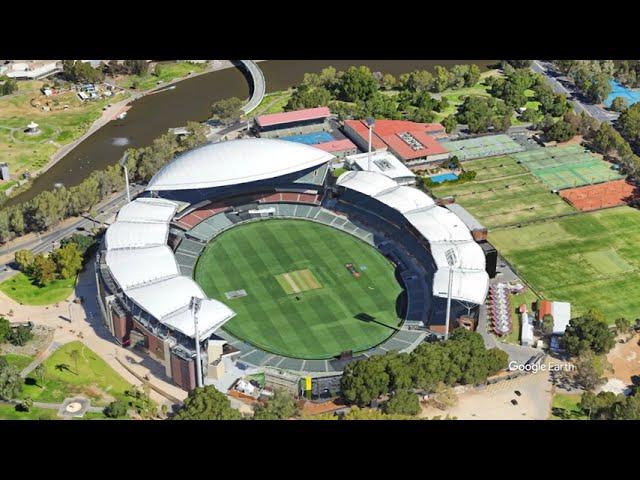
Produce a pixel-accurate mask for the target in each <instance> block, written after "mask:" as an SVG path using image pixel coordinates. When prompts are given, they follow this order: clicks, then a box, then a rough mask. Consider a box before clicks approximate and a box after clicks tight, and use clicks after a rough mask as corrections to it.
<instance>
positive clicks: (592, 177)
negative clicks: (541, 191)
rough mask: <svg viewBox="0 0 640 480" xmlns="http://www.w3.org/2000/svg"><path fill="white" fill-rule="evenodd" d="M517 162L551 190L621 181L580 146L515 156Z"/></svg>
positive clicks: (609, 168)
mask: <svg viewBox="0 0 640 480" xmlns="http://www.w3.org/2000/svg"><path fill="white" fill-rule="evenodd" d="M513 158H515V159H516V161H518V162H520V163H522V164H523V165H524V166H525V167H527V168H528V169H529V170H530V171H531V173H533V174H534V175H535V176H536V177H538V178H539V179H540V180H542V181H543V182H544V184H545V185H547V186H548V187H549V188H551V189H552V190H562V189H565V188H574V187H579V186H582V185H591V184H594V183H601V182H607V181H610V180H619V179H621V178H624V175H621V174H620V173H618V172H617V171H616V170H613V168H612V166H611V164H610V163H608V162H605V161H604V160H600V159H599V158H598V157H596V156H595V155H593V154H592V153H590V152H588V151H587V150H585V149H584V148H582V147H581V146H579V145H568V146H564V147H547V148H539V149H536V150H530V151H526V152H521V153H516V154H514V155H513Z"/></svg>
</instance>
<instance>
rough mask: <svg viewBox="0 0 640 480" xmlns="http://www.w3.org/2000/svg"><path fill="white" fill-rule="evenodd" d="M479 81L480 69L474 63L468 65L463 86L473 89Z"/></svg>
mask: <svg viewBox="0 0 640 480" xmlns="http://www.w3.org/2000/svg"><path fill="white" fill-rule="evenodd" d="M479 80H480V67H479V66H478V65H476V64H475V63H472V64H471V65H469V70H467V73H466V74H465V79H464V86H465V87H473V86H474V85H475V84H476V83H478V81H479Z"/></svg>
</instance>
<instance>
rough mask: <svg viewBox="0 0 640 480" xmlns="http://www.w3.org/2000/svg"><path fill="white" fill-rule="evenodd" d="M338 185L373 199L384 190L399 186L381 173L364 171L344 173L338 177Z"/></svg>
mask: <svg viewBox="0 0 640 480" xmlns="http://www.w3.org/2000/svg"><path fill="white" fill-rule="evenodd" d="M336 183H337V184H338V185H340V186H341V187H345V188H349V189H351V190H355V191H356V192H360V193H364V194H365V195H369V196H372V197H373V196H375V195H377V194H378V193H380V192H382V191H384V190H388V189H390V188H393V187H397V186H398V184H397V183H396V182H394V181H393V180H392V179H390V178H389V177H387V176H385V175H382V174H381V173H377V172H364V171H351V172H344V173H343V174H342V175H340V176H339V177H338V180H337V181H336Z"/></svg>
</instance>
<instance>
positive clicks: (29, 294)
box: [0, 272, 76, 305]
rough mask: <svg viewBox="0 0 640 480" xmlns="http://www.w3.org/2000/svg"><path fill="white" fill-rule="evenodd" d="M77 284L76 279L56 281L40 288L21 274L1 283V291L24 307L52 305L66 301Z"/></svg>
mask: <svg viewBox="0 0 640 480" xmlns="http://www.w3.org/2000/svg"><path fill="white" fill-rule="evenodd" d="M75 284H76V279H75V278H69V279H66V280H54V281H53V282H51V283H50V284H49V285H47V286H45V287H39V286H38V285H36V284H34V283H33V281H32V280H31V279H30V278H29V277H27V276H26V275H25V274H24V273H22V272H19V273H17V274H16V275H14V276H13V277H11V278H9V279H7V280H5V281H4V282H2V283H0V291H2V292H3V293H4V294H5V295H7V296H8V297H10V298H11V299H13V300H15V301H16V302H18V303H21V304H24V305H51V304H54V303H58V302H61V301H63V300H66V299H67V298H68V297H69V295H71V293H73V289H74V287H75Z"/></svg>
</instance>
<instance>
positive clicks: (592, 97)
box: [553, 60, 616, 103]
mask: <svg viewBox="0 0 640 480" xmlns="http://www.w3.org/2000/svg"><path fill="white" fill-rule="evenodd" d="M553 63H554V65H555V66H556V67H557V68H558V70H559V71H560V72H561V73H563V74H564V75H567V76H569V77H571V78H572V79H573V82H574V83H575V85H576V88H577V89H578V91H579V92H580V93H581V94H582V95H584V97H585V98H586V99H587V101H589V102H591V103H601V102H602V101H603V100H604V99H605V98H607V96H608V95H609V94H610V93H611V84H610V80H611V79H612V78H613V76H614V74H615V71H616V67H615V64H614V62H613V61H612V60H554V61H553Z"/></svg>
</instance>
